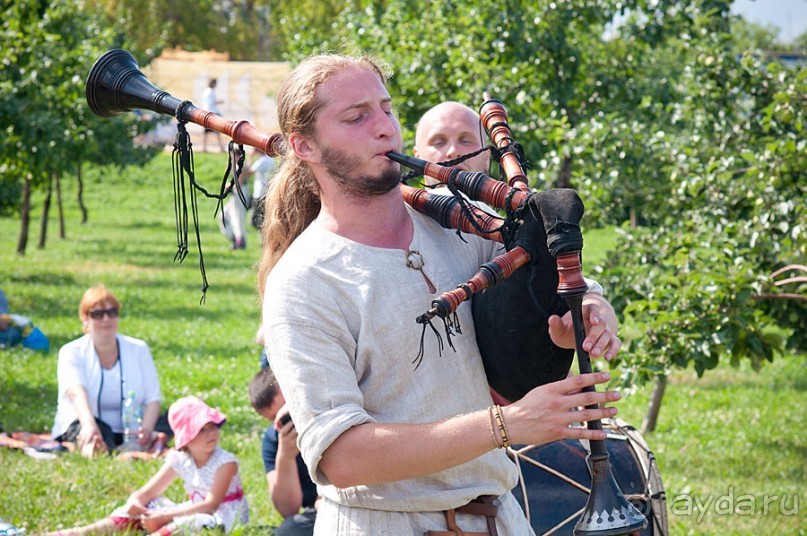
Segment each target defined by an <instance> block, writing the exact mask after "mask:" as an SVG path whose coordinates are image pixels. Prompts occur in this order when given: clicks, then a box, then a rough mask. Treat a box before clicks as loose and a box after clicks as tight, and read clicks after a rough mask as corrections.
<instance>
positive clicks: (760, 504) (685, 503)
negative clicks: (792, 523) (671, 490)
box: [670, 486, 800, 523]
mask: <svg viewBox="0 0 807 536" xmlns="http://www.w3.org/2000/svg"><path fill="white" fill-rule="evenodd" d="M799 499H800V497H799V495H798V494H789V493H783V494H779V495H770V494H765V495H759V496H757V495H751V494H736V493H735V492H734V486H729V488H728V493H726V494H723V495H717V494H709V495H690V494H681V495H675V496H673V497H672V503H671V504H670V512H671V513H672V514H673V515H679V516H691V515H697V516H698V518H697V522H698V523H700V522H701V520H703V516H704V515H705V514H706V512H708V511H710V510H711V511H712V512H713V513H714V514H715V515H720V516H725V515H741V516H755V515H766V514H768V513H770V512H778V513H779V514H781V515H785V516H794V515H797V514H798V513H799Z"/></svg>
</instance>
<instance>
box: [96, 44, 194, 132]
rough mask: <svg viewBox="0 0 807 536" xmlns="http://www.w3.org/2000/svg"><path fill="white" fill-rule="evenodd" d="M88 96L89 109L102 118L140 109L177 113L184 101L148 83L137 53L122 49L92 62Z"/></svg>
mask: <svg viewBox="0 0 807 536" xmlns="http://www.w3.org/2000/svg"><path fill="white" fill-rule="evenodd" d="M86 96H87V104H89V105H90V109H91V110H92V112H93V113H94V114H95V115H97V116H99V117H112V116H114V115H118V114H120V113H123V112H130V111H132V110H139V109H145V110H152V111H154V112H157V113H160V114H166V115H172V116H176V114H177V111H178V110H177V109H178V108H179V106H180V105H181V104H182V102H183V101H181V100H179V99H177V98H176V97H174V96H172V95H171V94H169V93H168V92H166V91H163V90H161V89H158V88H157V87H155V86H154V85H153V84H152V83H151V82H149V81H148V79H147V78H146V76H145V75H144V74H143V73H142V72H140V67H139V65H138V64H137V60H135V58H134V56H132V55H131V54H130V53H129V52H127V51H125V50H121V49H113V50H110V51H108V52H106V53H105V54H104V55H103V56H101V57H100V58H98V60H97V61H96V62H95V63H94V64H93V66H92V69H91V70H90V74H89V76H87V86H86Z"/></svg>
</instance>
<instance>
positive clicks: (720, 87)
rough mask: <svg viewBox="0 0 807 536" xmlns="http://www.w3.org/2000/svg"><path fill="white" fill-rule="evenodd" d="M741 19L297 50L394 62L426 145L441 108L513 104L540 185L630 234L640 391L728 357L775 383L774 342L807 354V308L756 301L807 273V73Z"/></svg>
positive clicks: (574, 19) (448, 17)
mask: <svg viewBox="0 0 807 536" xmlns="http://www.w3.org/2000/svg"><path fill="white" fill-rule="evenodd" d="M730 5H731V2H730V1H728V0H689V1H683V2H682V1H638V0H637V1H627V2H625V1H619V2H617V1H613V2H612V1H608V0H590V1H583V2H571V1H568V2H564V1H558V0H554V1H552V2H550V1H530V2H527V1H518V0H509V1H507V2H504V3H497V4H495V5H490V6H484V5H480V4H479V3H476V2H465V1H457V0H454V1H448V2H436V1H435V2H426V3H423V2H410V1H406V0H398V1H388V2H385V3H384V5H383V9H379V8H376V7H375V6H369V7H368V8H367V9H365V10H363V11H355V10H353V9H346V10H345V11H343V12H342V14H341V15H340V19H341V20H342V21H343V22H342V23H341V24H339V25H333V26H332V30H333V31H332V33H331V34H323V33H322V32H317V33H313V32H308V31H306V29H300V28H298V29H297V30H296V33H295V35H294V36H293V42H294V43H295V46H293V47H291V46H290V47H289V48H290V49H296V50H300V51H305V53H306V55H307V54H308V53H309V52H311V51H312V50H320V51H323V50H329V49H341V50H347V51H351V50H362V49H364V50H369V51H372V53H373V54H374V55H375V56H377V57H380V58H381V59H382V60H384V61H385V62H387V63H388V64H389V65H390V67H391V68H392V70H393V71H394V73H395V76H394V78H393V79H392V81H391V86H392V87H391V92H392V93H393V94H394V95H395V96H396V102H398V103H399V106H400V107H399V109H398V113H399V115H400V118H401V122H402V125H403V127H404V130H405V132H407V133H408V138H407V139H409V140H411V137H412V133H413V131H414V126H415V121H416V120H417V118H418V117H419V116H420V115H421V114H422V113H423V112H424V111H425V110H426V109H427V108H429V107H430V106H432V105H434V104H436V103H437V102H439V101H441V100H446V99H451V100H459V101H462V102H466V103H469V104H473V103H477V102H480V101H481V98H480V97H481V95H482V92H483V91H484V90H489V91H491V93H492V94H493V96H494V97H496V98H499V99H500V100H502V101H503V102H504V103H505V104H506V106H507V108H508V110H509V112H510V117H511V126H512V127H513V130H514V132H515V135H516V136H517V141H519V142H520V143H521V144H523V145H524V147H525V148H526V154H527V155H528V157H530V158H531V159H532V160H533V162H535V171H534V172H532V175H533V185H534V186H536V187H539V188H544V187H547V186H555V185H557V186H567V185H572V186H574V187H576V188H577V189H578V190H579V191H580V193H581V196H582V197H583V199H584V200H585V202H586V205H587V211H588V216H587V218H586V220H584V223H587V224H589V225H594V224H599V223H617V224H619V223H622V222H626V223H625V224H624V226H623V228H622V232H623V234H624V238H623V240H622V242H621V243H620V245H619V248H618V249H617V251H615V252H614V254H613V255H612V257H611V259H610V261H609V262H608V263H607V265H606V266H605V267H604V268H603V269H601V270H600V271H599V273H598V274H597V277H598V278H600V279H601V280H602V281H603V283H604V284H605V286H606V288H608V289H609V295H610V296H611V297H612V298H611V299H612V300H613V301H614V304H615V306H616V307H617V309H618V311H619V312H620V314H621V316H622V323H623V326H624V332H623V335H624V336H625V339H626V342H627V345H626V350H625V351H624V352H623V354H622V359H621V362H620V364H621V366H622V367H623V370H624V372H623V375H622V378H621V379H622V382H623V383H624V384H625V385H636V384H639V383H642V382H645V381H648V380H653V379H655V378H657V377H661V378H664V377H666V375H667V374H668V373H669V372H670V370H672V369H673V368H675V367H688V366H694V368H695V370H696V371H697V372H698V373H699V374H703V373H704V372H705V371H706V370H709V369H711V368H713V367H714V366H716V365H717V363H718V361H719V359H720V358H721V356H724V357H727V358H728V359H729V360H730V362H731V363H734V364H736V363H738V362H739V360H740V359H750V360H751V363H752V364H753V366H754V367H758V366H761V364H762V362H764V361H765V360H769V359H772V357H773V355H774V354H775V353H776V352H778V351H781V350H782V349H783V340H782V337H781V336H779V335H777V333H776V332H775V331H772V328H773V327H774V326H779V327H783V328H785V329H786V330H790V331H792V332H794V335H791V339H790V340H791V341H793V340H801V341H803V340H804V336H803V335H802V334H801V333H797V332H800V331H803V329H802V330H799V329H798V326H799V325H801V326H803V325H805V324H806V323H807V318H805V313H804V308H803V306H802V305H801V304H799V303H795V302H786V301H778V300H777V301H773V302H770V303H763V302H761V301H760V300H755V299H754V298H753V296H755V295H758V294H759V293H760V292H761V291H762V290H763V288H764V287H765V286H766V283H767V281H768V274H769V273H770V272H771V271H772V270H773V269H775V268H778V267H779V266H781V265H782V264H786V263H794V262H798V261H799V260H800V259H801V260H802V261H803V259H804V258H805V241H804V230H805V221H804V208H803V207H804V206H805V205H807V203H805V195H804V194H805V192H804V186H803V177H801V175H803V170H804V169H805V161H804V156H803V155H804V150H803V149H804V148H805V140H804V132H803V128H804V124H805V121H804V119H805V118H804V115H803V114H804V109H805V106H804V104H805V103H804V97H803V95H805V94H807V92H806V91H805V88H804V73H803V69H802V70H800V71H796V72H790V71H785V70H783V69H781V68H780V67H778V66H776V65H775V64H774V65H766V64H764V63H763V62H762V61H760V59H761V58H762V57H763V56H762V55H761V54H760V52H759V50H754V51H751V52H748V53H746V52H745V50H744V48H743V47H747V46H748V45H749V43H757V45H758V46H763V45H764V46H767V45H769V44H770V43H771V42H772V41H770V40H769V36H767V35H766V34H765V33H764V32H762V33H760V31H759V30H758V29H753V31H748V28H749V27H747V26H744V25H743V24H742V21H741V20H736V19H734V18H732V17H731V16H730V14H729V8H730ZM425 12H427V13H428V14H429V15H428V17H423V15H422V14H423V13H425ZM615 21H618V22H619V24H614V22H615ZM732 28H733V29H734V31H735V32H737V34H736V35H735V34H733V33H732ZM800 177H801V181H799V178H800ZM536 179H537V180H536ZM791 344H792V343H791Z"/></svg>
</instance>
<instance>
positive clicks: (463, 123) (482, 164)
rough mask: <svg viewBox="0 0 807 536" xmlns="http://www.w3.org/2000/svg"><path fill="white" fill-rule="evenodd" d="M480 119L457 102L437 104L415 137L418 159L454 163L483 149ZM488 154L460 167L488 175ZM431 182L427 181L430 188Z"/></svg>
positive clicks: (422, 119)
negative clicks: (451, 161)
mask: <svg viewBox="0 0 807 536" xmlns="http://www.w3.org/2000/svg"><path fill="white" fill-rule="evenodd" d="M479 129H480V127H479V117H477V115H476V114H475V113H474V112H473V110H471V109H470V108H468V107H467V106H463V105H462V104H459V103H456V102H444V103H442V104H438V105H437V106H435V107H434V108H432V109H431V110H429V111H428V112H426V113H425V114H424V115H423V117H422V118H421V120H420V123H418V129H417V133H416V135H415V149H414V153H415V156H416V157H418V158H422V159H424V160H428V161H429V162H443V161H446V160H453V159H454V158H457V157H458V156H462V155H465V154H468V153H472V152H474V151H478V150H479V149H481V148H482V140H481V138H480V130H479ZM488 164H489V154H488V153H487V152H485V153H482V154H479V155H477V156H475V157H473V158H471V159H469V160H466V161H464V162H462V163H460V164H458V166H457V167H459V168H461V169H464V170H465V171H471V172H482V173H487V172H488ZM429 181H430V179H429V178H428V177H427V182H428V183H429V184H431V183H433V179H431V181H432V182H429Z"/></svg>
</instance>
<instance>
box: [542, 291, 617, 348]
mask: <svg viewBox="0 0 807 536" xmlns="http://www.w3.org/2000/svg"><path fill="white" fill-rule="evenodd" d="M583 323H584V325H585V331H586V338H585V340H584V341H583V350H585V351H586V352H588V353H589V355H590V356H591V357H605V359H606V360H608V361H610V360H611V359H613V358H614V357H616V354H617V353H618V352H619V350H620V348H622V341H621V340H620V339H619V337H618V336H617V329H618V323H617V319H616V313H615V312H614V308H613V307H611V304H610V303H608V300H606V299H605V298H603V297H602V296H600V295H599V294H593V293H589V294H586V295H585V296H583ZM549 336H550V338H551V339H552V342H554V343H555V344H556V345H558V346H560V347H561V348H574V347H575V341H574V328H573V326H572V313H571V312H568V313H566V314H565V315H563V318H561V317H559V316H558V315H552V316H551V317H550V318H549Z"/></svg>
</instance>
